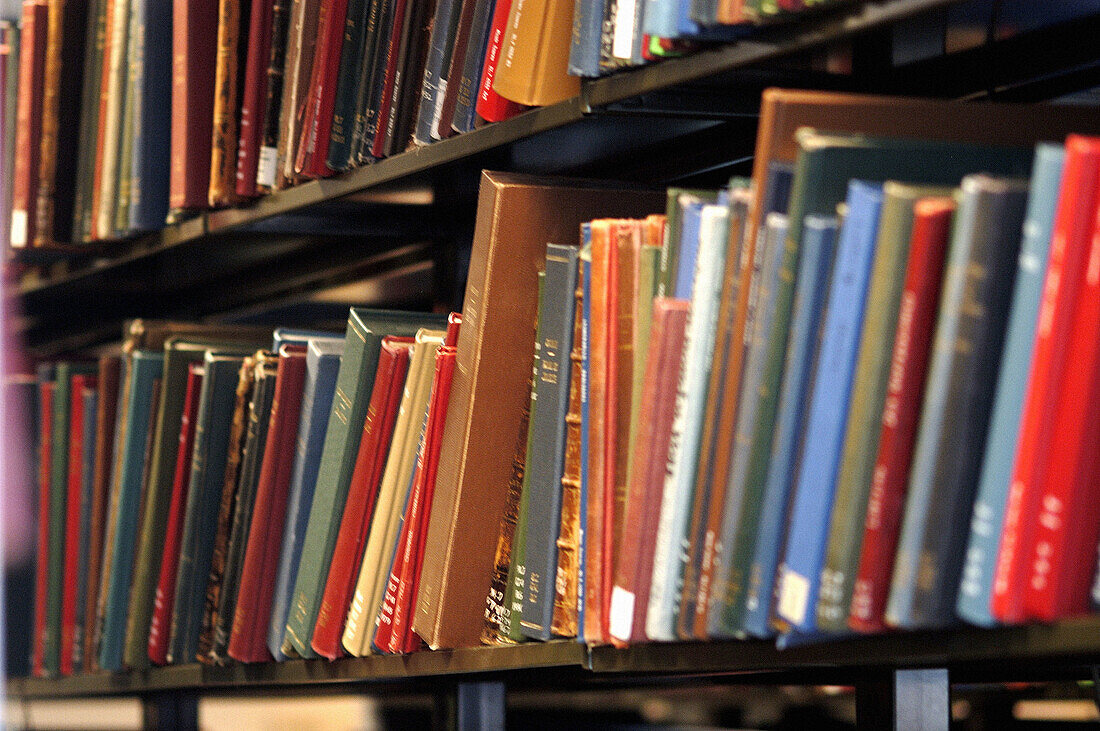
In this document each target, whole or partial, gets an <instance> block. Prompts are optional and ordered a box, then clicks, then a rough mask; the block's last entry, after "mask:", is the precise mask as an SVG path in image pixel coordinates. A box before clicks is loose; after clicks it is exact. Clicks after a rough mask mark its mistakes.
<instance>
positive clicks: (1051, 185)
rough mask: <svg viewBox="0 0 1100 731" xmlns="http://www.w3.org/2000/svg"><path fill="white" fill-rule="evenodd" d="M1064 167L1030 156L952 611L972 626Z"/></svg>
mask: <svg viewBox="0 0 1100 731" xmlns="http://www.w3.org/2000/svg"><path fill="white" fill-rule="evenodd" d="M1064 162H1065V149H1064V148H1063V147H1062V146H1061V145H1055V144H1050V143H1041V144H1039V145H1038V146H1037V147H1036V149H1035V163H1034V166H1033V168H1032V175H1031V194H1030V197H1029V198H1028V206H1027V214H1026V218H1025V219H1024V236H1023V241H1022V243H1021V246H1020V258H1019V261H1018V262H1017V269H1016V284H1015V287H1014V289H1013V292H1012V305H1011V308H1010V310H1009V315H1008V331H1007V335H1006V337H1005V345H1004V355H1003V356H1002V357H1001V372H1000V374H999V376H998V378H997V394H996V396H995V399H994V402H993V413H992V416H991V417H990V422H989V435H988V438H987V441H986V446H985V455H984V458H983V460H982V476H981V481H980V482H979V483H978V494H977V497H976V498H975V501H974V514H973V515H972V516H971V520H970V537H969V541H968V544H967V549H966V559H965V564H964V566H963V574H962V580H961V581H960V583H959V596H958V600H957V603H956V611H957V612H958V614H959V616H960V617H962V618H963V619H965V620H966V621H968V622H973V623H974V624H981V625H986V626H992V625H994V624H996V621H995V620H994V619H993V615H992V614H991V613H990V611H989V607H990V600H991V598H992V593H993V572H994V569H995V568H996V564H997V554H998V553H999V551H1000V547H1001V526H1002V524H1003V523H1004V515H1005V504H1006V502H1007V500H1008V488H1009V484H1010V483H1011V481H1012V465H1013V460H1014V459H1015V451H1016V439H1017V436H1018V434H1019V431H1020V417H1021V415H1022V412H1023V406H1024V393H1025V391H1026V390H1027V377H1028V369H1029V368H1030V366H1031V352H1032V348H1033V346H1034V342H1035V324H1036V319H1037V317H1038V314H1039V301H1040V299H1041V297H1042V293H1043V280H1044V277H1045V274H1046V268H1047V258H1048V255H1049V253H1050V238H1051V233H1052V231H1053V229H1054V213H1055V209H1056V208H1057V206H1058V191H1059V188H1060V185H1061V181H1062V166H1063V163H1064Z"/></svg>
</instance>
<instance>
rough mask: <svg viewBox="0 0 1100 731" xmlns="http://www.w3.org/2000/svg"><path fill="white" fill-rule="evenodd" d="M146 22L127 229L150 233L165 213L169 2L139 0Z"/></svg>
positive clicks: (141, 43) (169, 113) (141, 40)
mask: <svg viewBox="0 0 1100 731" xmlns="http://www.w3.org/2000/svg"><path fill="white" fill-rule="evenodd" d="M142 4H143V5H144V21H145V22H144V23H143V24H142V26H141V28H140V32H139V36H138V41H137V43H138V46H139V48H140V55H141V60H140V61H139V64H140V69H139V83H138V85H137V86H136V88H137V93H138V94H139V95H140V99H141V101H140V103H137V104H135V111H134V114H135V117H134V124H135V130H134V153H133V165H132V173H131V176H130V177H131V180H130V220H129V222H128V223H129V227H130V228H131V229H134V230H138V231H151V230H155V229H158V228H160V227H161V226H163V225H164V221H165V218H166V217H167V215H168V175H169V173H168V171H169V169H170V167H171V161H170V160H169V154H170V149H171V145H170V142H169V138H170V137H171V126H172V92H171V87H170V86H169V85H167V84H165V79H167V78H170V77H171V74H172V7H171V3H167V2H156V1H152V2H151V1H150V0H142Z"/></svg>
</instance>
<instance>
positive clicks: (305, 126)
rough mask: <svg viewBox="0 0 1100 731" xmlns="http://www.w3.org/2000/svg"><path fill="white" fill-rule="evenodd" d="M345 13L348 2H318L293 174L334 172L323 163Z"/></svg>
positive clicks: (339, 0)
mask: <svg viewBox="0 0 1100 731" xmlns="http://www.w3.org/2000/svg"><path fill="white" fill-rule="evenodd" d="M347 14H348V0H321V14H320V16H319V19H318V22H317V50H316V52H315V54H314V56H313V72H312V75H311V76H310V79H309V89H308V92H307V93H308V94H309V97H308V99H307V101H306V114H305V119H304V121H303V123H302V138H301V141H299V143H298V157H297V159H296V161H295V163H294V169H295V170H296V171H297V172H299V173H301V174H303V175H309V176H312V177H315V178H322V177H325V176H328V175H332V174H333V172H335V171H334V170H333V169H332V168H330V167H329V166H328V164H327V163H326V160H327V159H328V143H329V136H330V134H331V133H332V112H333V107H334V106H335V104H336V85H337V83H336V82H337V76H339V73H340V52H341V51H342V50H343V47H344V25H345V23H346V22H347ZM394 27H395V28H396V27H398V26H396V25H395V26H394ZM379 119H383V117H379Z"/></svg>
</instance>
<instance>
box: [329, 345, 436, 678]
mask: <svg viewBox="0 0 1100 731" xmlns="http://www.w3.org/2000/svg"><path fill="white" fill-rule="evenodd" d="M445 335H446V333H445V332H444V331H442V330H427V329H424V328H421V329H420V330H418V331H417V333H416V342H415V343H414V344H413V347H412V352H411V353H410V354H409V374H408V376H407V377H406V379H405V391H404V393H403V394H402V396H401V406H400V407H399V408H398V411H397V419H396V421H395V422H394V427H393V440H392V442H391V445H390V453H389V456H388V457H387V458H386V469H385V470H384V471H383V473H382V484H381V485H380V486H379V488H378V499H377V500H376V501H375V503H374V517H373V519H372V521H371V527H370V533H369V534H368V536H369V537H368V538H367V545H366V548H365V549H364V550H363V563H362V565H361V566H360V568H359V579H358V581H357V582H356V584H355V594H354V595H353V596H352V600H351V606H350V607H349V608H348V617H347V622H346V623H345V625H344V635H343V637H342V638H341V642H342V644H343V645H344V649H345V650H347V651H348V652H349V653H351V654H352V655H355V656H356V657H363V656H364V655H369V654H371V652H372V650H371V638H372V637H373V636H374V629H375V624H376V622H375V620H376V619H377V617H378V610H379V608H380V607H381V606H382V597H383V595H384V594H385V591H386V582H387V580H388V579H389V569H390V562H391V560H392V559H393V552H394V549H395V543H396V541H397V533H398V530H399V528H400V525H401V512H402V510H403V509H404V507H405V498H406V493H407V492H408V489H409V481H410V478H411V477H412V473H413V469H414V468H415V466H416V450H417V447H418V445H419V442H420V431H421V426H422V424H423V421H424V416H425V413H426V412H427V410H428V399H429V397H430V396H431V390H432V375H433V373H434V372H435V352H436V350H437V349H438V348H439V346H440V345H442V344H443V338H444V336H445Z"/></svg>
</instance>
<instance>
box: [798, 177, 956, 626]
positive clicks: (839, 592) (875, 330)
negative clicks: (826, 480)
mask: <svg viewBox="0 0 1100 731" xmlns="http://www.w3.org/2000/svg"><path fill="white" fill-rule="evenodd" d="M950 193H951V190H950V189H948V188H936V187H928V186H919V185H908V184H906V183H898V182H896V181H887V182H886V183H885V184H884V185H883V190H882V194H883V197H882V213H881V215H880V219H879V230H878V239H877V240H876V242H875V259H874V261H873V263H872V264H871V280H870V283H869V285H868V289H867V307H866V310H865V311H864V315H863V324H862V326H861V327H862V333H861V334H860V336H859V340H860V348H859V354H858V355H857V356H856V369H855V374H854V375H853V376H852V378H853V381H854V382H855V383H858V384H859V388H858V389H854V390H853V393H852V398H851V401H850V402H849V404H848V424H847V426H846V428H845V432H844V441H843V445H844V446H843V447H842V452H841V456H840V466H839V468H838V470H839V471H838V472H837V484H836V496H835V498H834V501H833V510H832V515H831V517H830V520H829V532H828V539H827V540H826V543H825V563H824V566H823V568H822V574H821V589H820V592H819V594H818V600H817V626H818V627H819V628H820V629H821V630H824V631H830V632H842V631H845V630H846V629H847V627H848V611H849V608H850V607H851V603H852V590H853V586H854V583H855V573H856V569H857V566H856V564H857V562H858V561H859V552H860V547H861V544H862V539H863V531H862V526H863V522H864V518H865V517H866V513H867V502H868V499H869V497H870V491H871V482H872V477H873V472H874V468H875V457H876V456H877V453H878V447H879V435H880V433H881V426H882V413H883V407H884V405H885V402H886V390H887V379H888V377H889V375H890V364H891V356H892V354H893V353H892V350H891V349H888V348H885V347H883V345H882V344H883V343H892V342H894V340H895V337H896V335H897V322H898V311H899V310H900V309H901V296H902V290H903V288H904V285H905V262H907V261H908V259H909V247H910V239H911V237H912V234H913V219H914V206H915V205H916V202H917V200H918V199H920V198H926V197H929V196H934V195H939V196H943V195H949V194H950Z"/></svg>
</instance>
